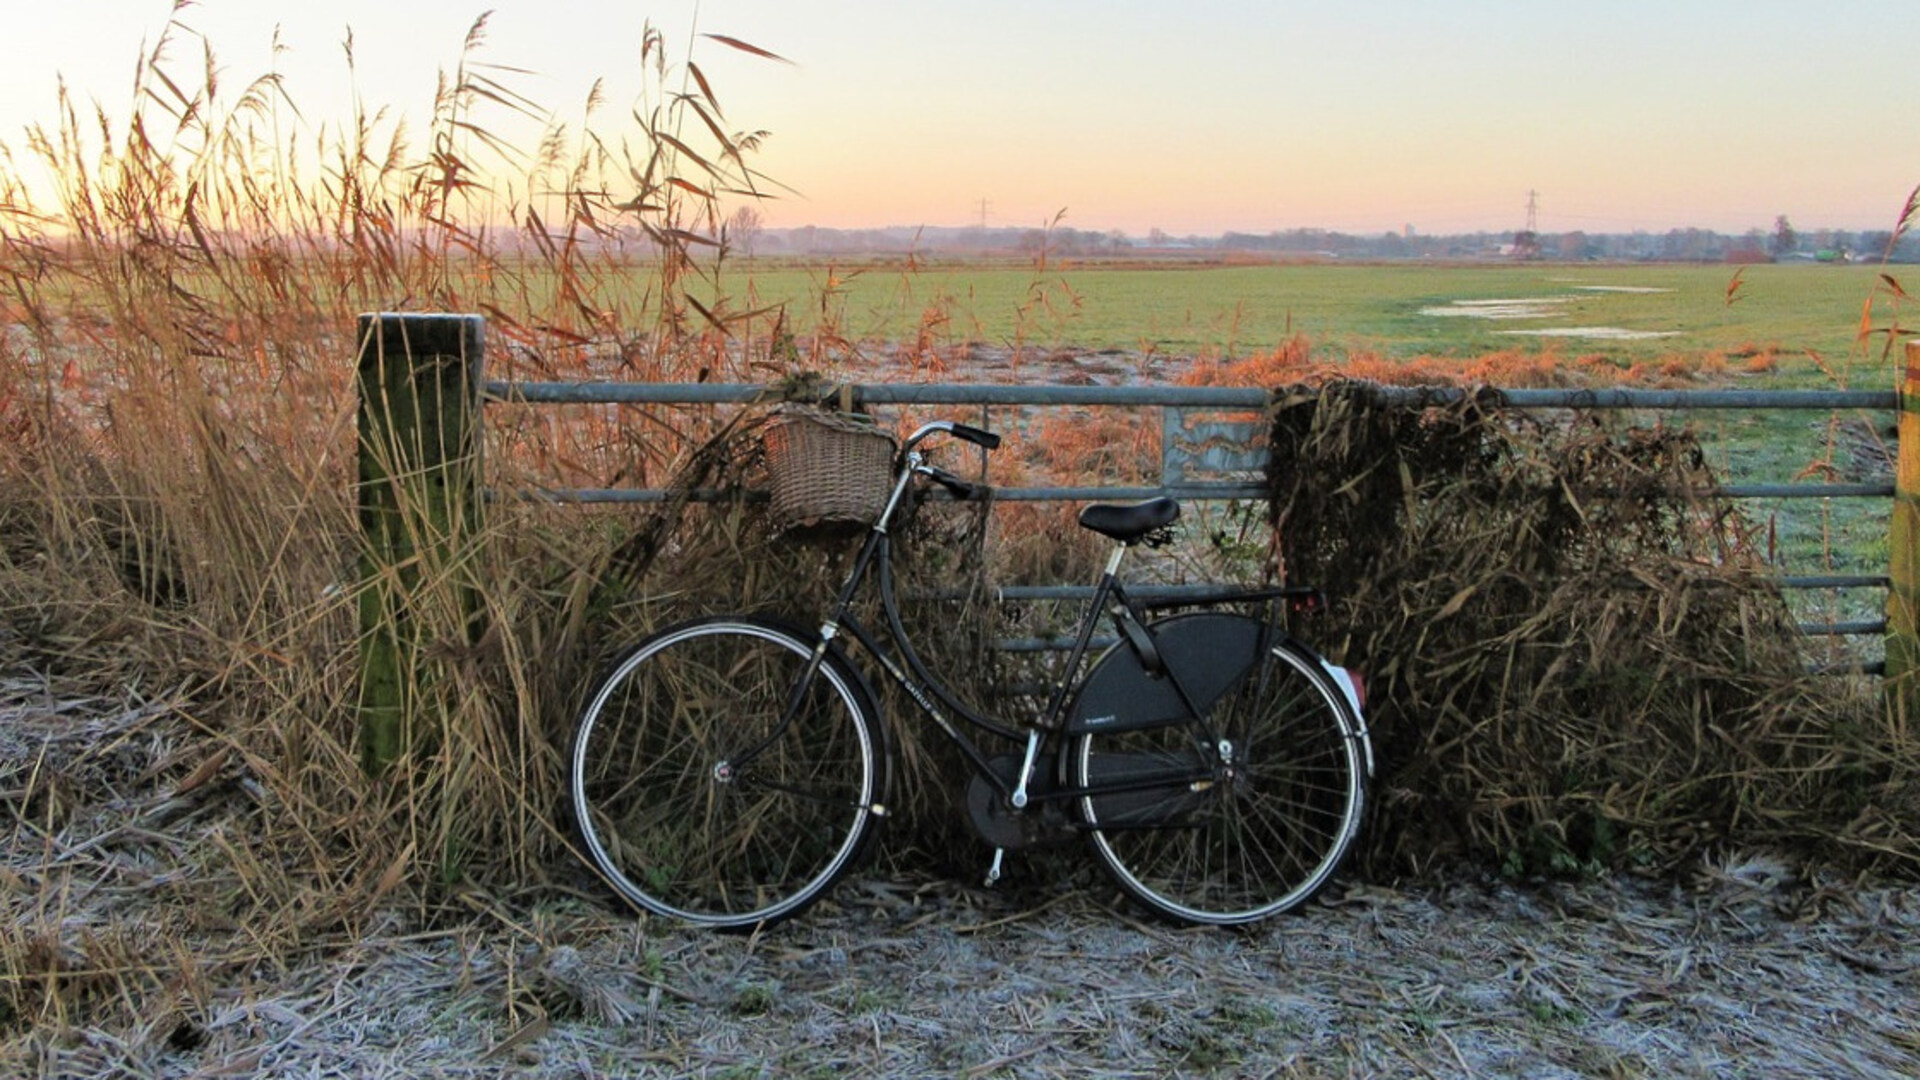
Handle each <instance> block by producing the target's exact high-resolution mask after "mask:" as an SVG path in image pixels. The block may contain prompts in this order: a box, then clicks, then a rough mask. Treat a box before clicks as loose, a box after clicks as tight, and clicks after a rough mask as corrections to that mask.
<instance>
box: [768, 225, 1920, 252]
mask: <svg viewBox="0 0 1920 1080" xmlns="http://www.w3.org/2000/svg"><path fill="white" fill-rule="evenodd" d="M1893 241H1894V236H1893V232H1892V231H1891V230H1862V231H1851V230H1846V229H1809V230H1798V229H1795V228H1794V227H1793V226H1792V224H1791V223H1790V222H1788V220H1787V218H1786V217H1785V216H1784V215H1783V216H1781V217H1779V218H1778V219H1776V220H1775V222H1774V228H1773V229H1772V230H1771V231H1768V230H1764V229H1759V228H1755V229H1749V230H1747V231H1746V232H1744V233H1739V234H1728V233H1722V232H1716V231H1714V230H1712V229H1670V230H1668V231H1666V232H1664V233H1656V232H1629V233H1598V232H1594V233H1590V232H1585V231H1581V230H1574V231H1571V232H1561V233H1552V232H1541V233H1538V234H1525V233H1522V232H1520V231H1518V230H1513V231H1507V232H1475V233H1457V234H1446V235H1442V234H1434V235H1427V234H1424V233H1417V232H1414V231H1413V230H1411V229H1407V230H1401V231H1396V232H1382V233H1364V234H1363V233H1345V232H1337V231H1334V230H1330V229H1286V230H1282V231H1275V232H1267V233H1252V232H1228V233H1224V234H1221V235H1218V236H1173V235H1169V234H1167V233H1165V232H1162V231H1161V230H1159V229H1153V230H1150V231H1149V232H1148V233H1147V235H1145V236H1130V235H1128V234H1127V233H1124V232H1120V231H1118V230H1113V231H1105V232H1100V231H1093V230H1087V229H1071V228H1061V227H1055V228H1052V229H1038V228H994V227H984V228H982V227H964V228H949V227H941V228H931V227H929V228H919V229H913V228H883V229H825V228H817V227H814V226H811V225H809V226H805V227H803V228H790V229H758V230H756V231H755V233H754V236H753V251H754V252H755V253H757V254H763V255H780V254H786V255H850V254H884V253H894V252H908V251H918V252H925V253H939V252H949V253H955V254H965V253H978V254H991V253H1020V254H1037V253H1040V252H1046V253H1050V254H1053V255H1057V256H1061V257H1100V256H1108V257H1120V256H1150V255H1155V254H1179V253H1183V252H1184V253H1203V252H1213V253H1219V254H1230V253H1233V252H1245V253H1254V254H1269V255H1277V256H1298V257H1318V258H1336V259H1474V258H1527V257H1531V258H1542V259H1556V260H1582V259H1595V260H1620V261H1661V262H1768V261H1789V260H1791V261H1801V260H1805V261H1825V262H1879V261H1880V260H1881V259H1882V258H1890V259H1891V260H1892V261H1894V262H1907V263H1911V262H1920V234H1916V233H1908V234H1906V235H1904V236H1902V237H1901V238H1900V240H1899V243H1898V244H1895V243H1894V242H1893Z"/></svg>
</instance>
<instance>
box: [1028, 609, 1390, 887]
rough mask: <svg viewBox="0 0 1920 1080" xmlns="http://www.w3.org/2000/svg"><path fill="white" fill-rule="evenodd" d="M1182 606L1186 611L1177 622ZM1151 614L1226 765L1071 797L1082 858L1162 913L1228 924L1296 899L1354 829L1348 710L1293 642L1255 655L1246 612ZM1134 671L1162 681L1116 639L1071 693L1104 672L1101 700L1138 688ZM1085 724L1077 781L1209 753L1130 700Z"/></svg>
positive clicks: (1134, 696)
mask: <svg viewBox="0 0 1920 1080" xmlns="http://www.w3.org/2000/svg"><path fill="white" fill-rule="evenodd" d="M1181 619H1189V620H1195V621H1194V622H1191V623H1189V624H1188V627H1184V628H1183V627H1181V626H1179V625H1178V624H1179V622H1180V620H1181ZM1228 620H1231V621H1228ZM1223 628H1224V631H1225V632H1224V633H1223V632H1222V631H1223ZM1155 630H1156V640H1157V643H1158V645H1159V647H1160V649H1161V651H1162V653H1163V655H1164V656H1166V658H1167V664H1168V666H1170V667H1173V668H1175V670H1183V671H1191V672H1194V674H1193V676H1192V677H1191V678H1190V679H1189V680H1188V681H1191V682H1195V683H1198V684H1201V687H1202V689H1201V690H1200V692H1198V693H1196V694H1195V697H1197V698H1201V699H1203V700H1199V701H1196V705H1197V707H1199V708H1200V709H1202V710H1203V711H1207V712H1208V713H1209V714H1210V719H1211V722H1212V724H1213V727H1214V730H1215V732H1217V733H1218V734H1219V735H1220V736H1221V738H1222V739H1224V740H1226V741H1227V742H1228V743H1230V744H1231V746H1232V752H1233V759H1232V760H1233V766H1232V773H1231V775H1230V777H1229V778H1228V779H1227V780H1225V781H1224V782H1221V783H1214V784H1207V783H1206V782H1204V781H1203V782H1201V783H1200V784H1182V785H1180V786H1178V787H1172V786H1168V787H1162V788H1158V789H1155V790H1149V791H1140V792H1132V793H1128V794H1124V795H1118V796H1114V795H1109V796H1104V797H1092V796H1082V797H1080V798H1078V799H1076V800H1075V803H1076V805H1077V807H1078V809H1079V813H1080V817H1081V820H1082V822H1083V823H1084V825H1085V826H1086V827H1087V829H1088V840H1089V843H1090V845H1091V846H1092V848H1093V851H1094V853H1095V855H1096V857H1097V860H1098V861H1099V863H1100V864H1101V866H1102V867H1104V868H1105V869H1106V871H1107V873H1108V875H1109V876H1110V877H1111V878H1112V879H1113V881H1114V882H1115V883H1116V884H1117V885H1118V886H1119V887H1120V889H1121V890H1122V891H1123V892H1125V893H1126V894H1127V895H1129V896H1130V897H1132V898H1133V899H1134V900H1136V901H1138V902H1139V903H1141V904H1143V905H1144V906H1145V907H1147V908H1148V909H1149V910H1151V911H1153V912H1155V913H1156V914H1158V915H1160V916H1163V917H1166V918H1168V919H1171V920H1173V921H1175V922H1180V923H1187V924H1198V925H1233V924H1239V923H1248V922H1253V921H1256V920H1259V919H1263V918H1267V917H1269V916H1273V915H1277V914H1280V913H1281V912H1285V911H1289V910H1292V909H1294V908H1296V907H1299V906H1300V905H1301V904H1303V903H1305V902H1306V901H1307V900H1309V899H1311V898H1312V897H1313V896H1314V895H1315V894H1316V893H1318V892H1319V891H1320V890H1321V889H1322V888H1324V887H1325V886H1326V884H1327V883H1328V881H1330V880H1331V879H1332V878H1333V876H1334V874H1335V873H1336V872H1337V871H1338V870H1339V868H1340V865H1341V863H1342V862H1343V861H1344V860H1345V858H1346V855H1347V852H1348V851H1349V849H1350V848H1351V846H1352V844H1353V841H1354V838H1355V836H1357V835H1358V833H1359V829H1360V821H1361V816H1362V813H1363V811H1364V809H1365V802H1366V773H1365V768H1366V766H1365V759H1364V749H1363V747H1362V746H1361V745H1360V734H1359V733H1360V731H1361V728H1360V725H1359V721H1358V718H1357V717H1355V716H1354V714H1353V710H1352V707H1351V706H1350V705H1349V703H1348V701H1347V699H1346V696H1345V695H1344V694H1343V693H1342V692H1341V690H1340V689H1339V688H1338V687H1337V686H1336V685H1335V684H1334V683H1333V681H1332V679H1331V678H1330V677H1329V676H1328V674H1327V673H1326V671H1325V670H1324V669H1323V668H1322V667H1321V664H1320V660H1319V658H1318V657H1317V656H1315V655H1313V653H1312V652H1311V651H1309V650H1308V649H1307V648H1306V647H1305V646H1304V645H1301V644H1299V643H1298V642H1294V641H1291V640H1282V641H1280V642H1278V643H1275V644H1272V645H1271V646H1270V647H1269V649H1268V651H1267V652H1268V655H1267V657H1266V659H1265V662H1264V663H1263V662H1262V661H1261V659H1260V657H1259V652H1260V649H1259V645H1258V643H1259V641H1260V640H1261V638H1262V636H1263V635H1262V634H1261V632H1260V630H1261V628H1260V624H1259V623H1258V622H1256V621H1255V620H1252V619H1247V618H1244V617H1241V616H1231V615H1218V614H1204V615H1194V616H1177V617H1175V618H1174V619H1168V620H1164V621H1162V622H1161V623H1159V624H1157V625H1156V627H1155ZM1196 669H1197V670H1196ZM1103 673H1104V674H1103ZM1141 680H1147V681H1148V682H1157V683H1160V684H1164V683H1165V682H1166V680H1165V678H1164V677H1163V676H1162V677H1157V678H1156V676H1154V675H1151V674H1148V673H1147V672H1144V671H1142V670H1140V664H1139V661H1138V659H1137V658H1136V657H1135V656H1134V655H1133V654H1132V652H1131V651H1130V650H1127V649H1125V648H1124V646H1115V647H1114V648H1113V649H1110V650H1109V651H1108V653H1107V654H1106V655H1105V656H1103V657H1102V658H1101V660H1100V662H1099V663H1098V664H1097V665H1096V666H1095V668H1094V669H1093V670H1092V671H1091V672H1090V673H1089V675H1088V678H1087V680H1086V683H1085V684H1083V690H1082V695H1083V697H1085V696H1088V695H1087V690H1086V688H1087V687H1100V686H1102V685H1103V681H1104V688H1105V689H1106V691H1107V694H1106V695H1105V700H1107V701H1109V702H1111V701H1115V700H1119V701H1123V702H1127V703H1128V706H1127V707H1129V708H1133V707H1135V706H1133V705H1132V704H1131V703H1132V702H1136V701H1143V700H1145V701H1149V702H1150V699H1151V698H1152V696H1153V695H1152V694H1150V693H1142V692H1141V690H1142V688H1144V687H1145V686H1147V685H1148V682H1142V681H1141ZM1158 692H1159V693H1161V694H1168V693H1170V691H1169V690H1160V691H1158ZM1093 696H1100V695H1093ZM1144 707H1146V708H1149V709H1151V708H1152V707H1153V706H1152V705H1151V704H1150V703H1149V704H1147V705H1146V706H1144ZM1093 724H1094V726H1095V728H1097V729H1091V730H1089V729H1086V727H1085V725H1084V724H1083V725H1082V728H1081V730H1082V733H1081V734H1080V735H1079V736H1078V737H1077V738H1076V739H1073V740H1071V741H1070V742H1069V744H1068V747H1067V749H1068V759H1067V762H1066V765H1067V771H1068V775H1069V777H1070V780H1071V782H1072V783H1074V784H1076V785H1078V786H1082V787H1089V786H1093V785H1095V784H1097V783H1102V782H1105V783H1109V784H1111V783H1112V782H1114V781H1115V780H1129V779H1136V778H1139V777H1151V776H1152V775H1153V774H1154V773H1155V770H1159V773H1160V775H1169V774H1170V772H1171V771H1178V770H1180V769H1182V768H1184V769H1185V770H1186V771H1187V772H1189V773H1192V772H1198V771H1204V770H1205V769H1206V768H1207V767H1208V764H1209V763H1208V760H1207V758H1206V757H1205V755H1203V753H1202V752H1201V751H1200V750H1199V749H1198V747H1197V746H1196V743H1195V740H1194V728H1193V727H1192V726H1191V725H1190V724H1188V723H1186V722H1184V721H1183V720H1177V719H1176V720H1166V719H1162V720H1160V721H1152V720H1150V719H1144V720H1143V718H1141V717H1140V716H1139V715H1138V714H1134V715H1133V716H1132V718H1128V717H1126V716H1121V717H1106V716H1103V717H1099V718H1097V719H1095V720H1094V721H1093ZM1070 730H1074V729H1072V728H1070Z"/></svg>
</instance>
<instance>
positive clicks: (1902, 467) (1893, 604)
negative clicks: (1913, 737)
mask: <svg viewBox="0 0 1920 1080" xmlns="http://www.w3.org/2000/svg"><path fill="white" fill-rule="evenodd" d="M1899 439H1900V447H1899V461H1898V463H1897V465H1896V466H1895V470H1894V481H1893V522H1892V527H1891V530H1890V533H1889V535H1888V538H1887V546H1888V549H1889V551H1888V561H1889V567H1888V574H1887V576H1888V577H1889V578H1891V579H1892V582H1893V587H1892V588H1891V589H1889V590H1888V592H1887V669H1886V678H1887V687H1888V690H1889V694H1890V698H1891V701H1890V703H1889V704H1890V705H1891V706H1892V707H1893V708H1895V709H1899V710H1902V714H1903V715H1905V716H1911V715H1916V713H1915V711H1914V709H1913V708H1912V706H1913V705H1915V704H1920V702H1916V700H1915V699H1916V698H1920V341H1909V342H1907V367H1906V372H1905V376H1904V377H1903V378H1902V379H1901V380H1900V434H1899Z"/></svg>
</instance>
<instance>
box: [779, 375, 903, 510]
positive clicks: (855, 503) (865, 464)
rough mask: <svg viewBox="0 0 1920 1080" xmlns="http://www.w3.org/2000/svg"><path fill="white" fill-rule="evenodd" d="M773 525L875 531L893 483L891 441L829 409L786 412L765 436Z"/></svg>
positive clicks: (791, 410) (788, 410)
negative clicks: (836, 526)
mask: <svg viewBox="0 0 1920 1080" xmlns="http://www.w3.org/2000/svg"><path fill="white" fill-rule="evenodd" d="M764 439H765V443H766V451H767V457H766V462H767V477H768V481H769V485H768V486H769V488H770V494H771V495H772V498H773V506H772V515H773V520H774V521H775V522H776V523H777V524H778V525H779V526H780V527H781V528H784V529H797V528H808V527H812V526H816V525H830V524H856V525H871V524H873V523H874V522H875V521H876V520H878V519H879V517H880V511H882V510H884V509H886V504H887V495H888V493H889V490H890V488H891V485H892V481H893V457H894V453H895V449H896V443H895V442H894V438H893V436H892V435H889V434H888V433H886V432H884V431H880V430H878V429H876V428H874V427H873V425H871V424H867V423H862V422H860V421H857V420H853V419H850V418H848V417H845V416H842V415H840V414H837V413H831V412H828V411H827V410H825V409H817V408H810V407H805V406H798V407H792V406H790V407H784V408H782V409H780V410H779V411H778V412H777V413H775V415H774V417H773V419H772V421H771V422H769V423H768V425H767V428H766V433H765V436H764Z"/></svg>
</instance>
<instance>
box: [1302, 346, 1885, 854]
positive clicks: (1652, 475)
mask: <svg viewBox="0 0 1920 1080" xmlns="http://www.w3.org/2000/svg"><path fill="white" fill-rule="evenodd" d="M1272 440H1273V442H1272V448H1273V455H1272V465H1271V469H1270V481H1271V484H1272V495H1273V507H1272V511H1273V514H1274V520H1275V525H1276V528H1277V529H1278V531H1279V534H1280V540H1281V544H1282V547H1283V550H1284V551H1285V558H1286V568H1287V571H1288V573H1289V574H1292V575H1294V576H1296V577H1298V578H1299V579H1301V580H1307V581H1315V582H1329V583H1337V585H1338V588H1337V592H1336V600H1335V609H1334V615H1333V618H1332V619H1330V620H1328V623H1327V624H1328V625H1331V626H1335V627H1340V628H1341V632H1342V633H1343V634H1344V640H1343V641H1340V642H1333V643H1329V644H1333V645H1337V646H1338V651H1339V652H1341V653H1342V654H1344V658H1345V660H1346V661H1347V662H1348V663H1350V664H1353V665H1355V666H1358V667H1361V668H1363V669H1365V670H1366V671H1367V672H1368V674H1369V687H1370V689H1371V695H1370V698H1369V701H1370V705H1371V707H1372V710H1373V722H1374V724H1375V730H1376V732H1377V737H1378V744H1379V746H1380V748H1381V751H1382V757H1383V761H1384V781H1383V783H1382V786H1381V797H1380V799H1379V800H1378V805H1379V811H1378V813H1379V817H1378V820H1377V822H1376V825H1375V828H1374V831H1373V834H1372V836H1373V839H1372V841H1371V854H1372V860H1371V861H1372V863H1373V866H1374V868H1375V870H1376V872H1393V871H1396V870H1418V869H1420V868H1421V867H1423V866H1428V865H1431V864H1432V863H1433V862H1435V861H1436V860H1439V861H1445V860H1448V859H1453V858H1457V857H1460V856H1466V857H1469V858H1471V859H1473V860H1475V861H1478V862H1481V863H1483V864H1492V865H1497V866H1504V867H1505V868H1507V869H1510V870H1515V871H1526V872H1574V871H1579V870H1582V869H1584V868H1587V867H1617V866H1635V865H1638V866H1648V867H1670V866H1674V865H1679V864H1681V863H1682V862H1683V861H1684V860H1685V859H1686V858H1687V857H1688V856H1693V855H1697V854H1698V853H1699V852H1700V851H1702V850H1703V849H1710V848H1714V847H1720V846H1726V845H1737V846H1741V847H1749V846H1762V847H1779V848H1796V849H1798V850H1800V851H1802V852H1804V853H1807V854H1809V855H1813V856H1816V857H1818V858H1821V859H1835V860H1839V861H1842V862H1845V863H1848V864H1850V865H1854V866H1862V865H1871V864H1882V865H1886V864H1896V865H1899V866H1902V867H1904V868H1905V869H1907V870H1911V869H1913V868H1914V867H1916V866H1920V835H1916V829H1920V771H1916V769H1917V767H1920V743H1916V742H1915V741H1914V739H1913V738H1912V736H1911V734H1910V733H1909V732H1908V731H1907V730H1906V727H1905V725H1904V724H1902V723H1900V722H1899V718H1898V716H1897V714H1896V713H1895V712H1894V711H1892V710H1888V709H1886V708H1884V707H1883V703H1882V701H1881V700H1880V698H1879V696H1878V692H1877V681H1876V680H1870V679H1863V678H1859V677H1847V676H1845V675H1831V674H1829V675H1814V674H1810V673H1809V670H1808V664H1807V657H1806V655H1805V647H1804V640H1803V639H1802V638H1801V637H1800V636H1799V634H1798V633H1797V631H1796V629H1795V627H1794V622H1793V619H1792V617H1791V616H1790V614H1789V612H1788V609H1787V605H1786V603H1785V601H1784V600H1783V598H1782V596H1781V593H1780V590H1779V585H1778V579H1777V577H1776V576H1775V573H1774V572H1773V571H1772V570H1771V568H1769V567H1768V566H1767V565H1766V563H1765V559H1764V557H1763V553H1764V544H1763V543H1761V542H1759V540H1758V538H1757V536H1756V531H1755V529H1754V527H1753V526H1752V525H1750V524H1749V523H1748V522H1746V521H1744V520H1743V519H1742V518H1741V517H1740V515H1739V514H1738V513H1737V512H1736V511H1735V509H1734V508H1733V507H1732V505H1731V504H1730V503H1728V502H1726V501H1725V500H1720V499H1716V498H1713V497H1711V496H1709V495H1707V494H1704V493H1705V492H1708V491H1710V490H1711V489H1712V488H1713V487H1714V486H1715V477H1714V475H1713V472H1712V470H1711V469H1709V468H1708V466H1707V463H1706V457H1705V455H1704V454H1703V453H1702V452H1701V449H1700V446H1699V444H1698V443H1697V441H1696V440H1695V438H1694V436H1693V435H1692V434H1691V433H1689V432H1688V431H1686V430H1684V429H1676V428H1671V427H1664V426H1652V427H1636V426H1631V425H1629V424H1626V423H1625V422H1622V421H1619V420H1617V419H1612V418H1609V417H1608V416H1606V415H1605V414H1594V413H1586V412H1568V413H1564V414H1559V415H1549V416H1539V415H1533V414H1526V413H1522V412H1519V411H1517V410H1508V409H1505V408H1502V407H1501V405H1500V403H1499V401H1498V396H1497V394H1494V393H1492V392H1486V393H1480V394H1469V395H1467V396H1466V397H1465V399H1464V400H1462V401H1460V402H1459V403H1458V404H1451V405H1444V406H1434V407H1428V408H1409V407H1404V406H1401V407H1394V406H1387V405H1384V404H1381V403H1380V402H1379V400H1378V398H1377V396H1376V395H1374V394H1372V393H1371V392H1370V387H1369V386H1368V385H1367V384H1360V383H1353V382H1341V381H1335V382H1331V383H1328V384H1326V385H1324V386H1321V387H1318V388H1310V387H1305V386H1299V385H1296V386H1294V387H1291V388H1289V389H1287V390H1284V391H1282V392H1281V393H1280V394H1279V396H1278V400H1277V402H1276V405H1275V409H1274V422H1273V430H1272Z"/></svg>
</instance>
